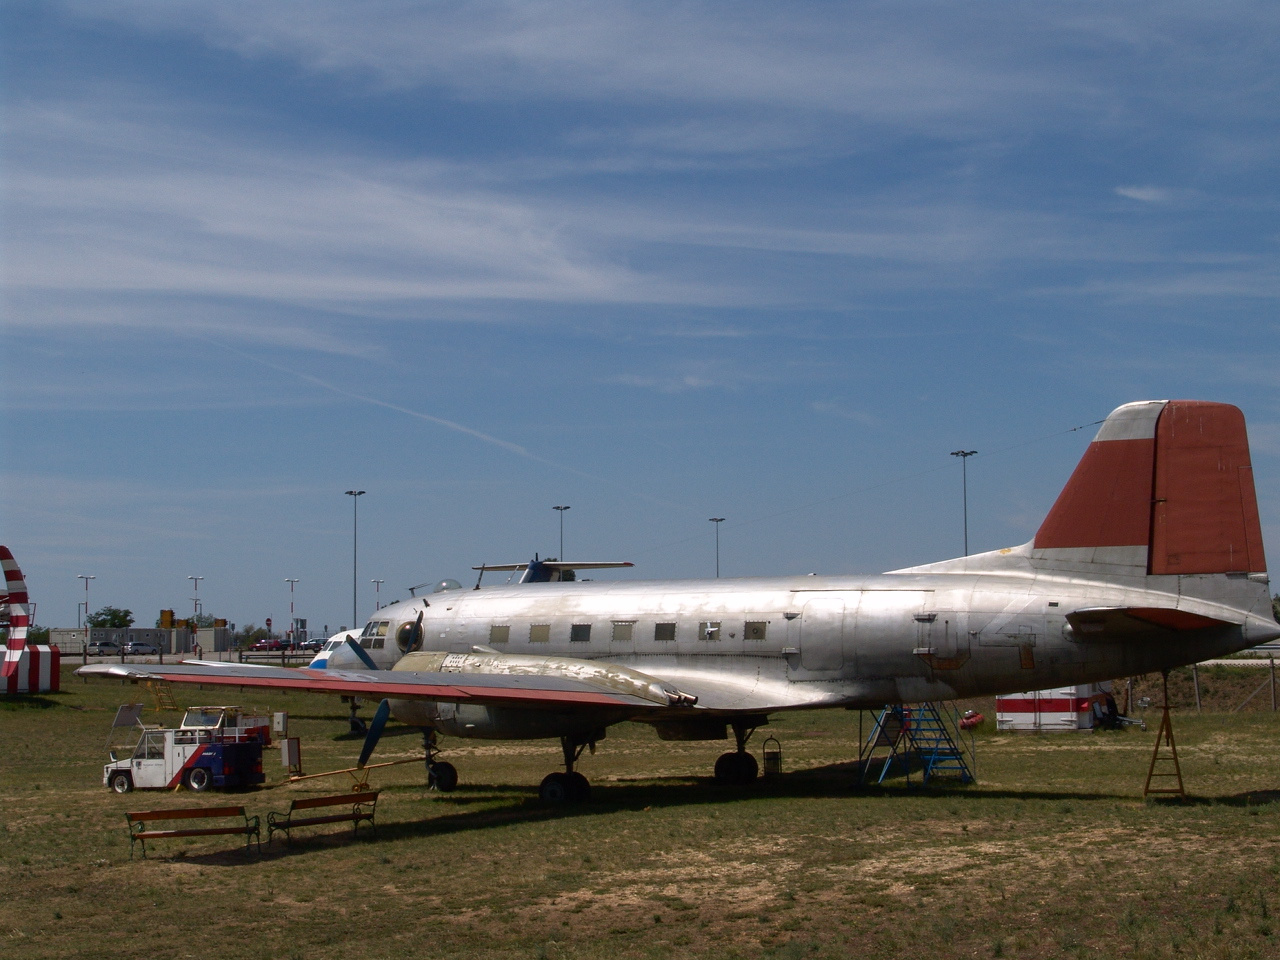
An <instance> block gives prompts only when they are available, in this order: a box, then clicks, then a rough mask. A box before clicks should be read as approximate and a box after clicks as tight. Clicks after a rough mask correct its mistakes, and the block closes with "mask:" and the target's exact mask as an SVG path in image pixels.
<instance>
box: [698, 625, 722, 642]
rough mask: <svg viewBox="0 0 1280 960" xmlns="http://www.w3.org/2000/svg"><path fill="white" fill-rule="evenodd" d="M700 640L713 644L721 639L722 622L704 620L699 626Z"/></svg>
mask: <svg viewBox="0 0 1280 960" xmlns="http://www.w3.org/2000/svg"><path fill="white" fill-rule="evenodd" d="M698 639H699V640H710V641H712V642H714V641H716V640H719V639H720V621H719V620H704V621H703V622H702V623H700V624H698Z"/></svg>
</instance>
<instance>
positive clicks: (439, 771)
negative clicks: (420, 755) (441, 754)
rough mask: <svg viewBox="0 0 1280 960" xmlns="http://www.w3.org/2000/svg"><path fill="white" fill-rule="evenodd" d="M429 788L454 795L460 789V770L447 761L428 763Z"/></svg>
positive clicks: (431, 761) (430, 761)
mask: <svg viewBox="0 0 1280 960" xmlns="http://www.w3.org/2000/svg"><path fill="white" fill-rule="evenodd" d="M427 788H428V789H431V788H435V789H436V790H439V791H440V792H441V793H453V791H454V790H457V789H458V768H457V767H455V766H454V765H453V764H452V763H449V761H447V760H429V761H427Z"/></svg>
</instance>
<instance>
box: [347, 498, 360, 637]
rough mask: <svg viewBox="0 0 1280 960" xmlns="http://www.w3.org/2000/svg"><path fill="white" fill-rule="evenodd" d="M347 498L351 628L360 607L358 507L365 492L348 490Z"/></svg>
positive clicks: (354, 623) (353, 625)
mask: <svg viewBox="0 0 1280 960" xmlns="http://www.w3.org/2000/svg"><path fill="white" fill-rule="evenodd" d="M347 496H348V497H350V498H351V626H352V628H354V627H355V625H356V611H357V608H358V605H357V603H356V597H357V593H356V589H357V588H356V544H357V543H358V540H357V537H358V534H359V530H360V514H359V510H358V509H357V505H358V504H359V503H360V498H361V497H363V496H364V491H363V490H348V491H347Z"/></svg>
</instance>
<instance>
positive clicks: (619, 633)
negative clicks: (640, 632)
mask: <svg viewBox="0 0 1280 960" xmlns="http://www.w3.org/2000/svg"><path fill="white" fill-rule="evenodd" d="M635 627H636V622H635V621H634V620H615V621H613V642H614V643H630V642H631V637H632V634H633V632H634V631H635Z"/></svg>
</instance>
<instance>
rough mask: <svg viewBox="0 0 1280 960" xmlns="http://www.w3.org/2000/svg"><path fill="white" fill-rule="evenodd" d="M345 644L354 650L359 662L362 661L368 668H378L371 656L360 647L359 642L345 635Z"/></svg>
mask: <svg viewBox="0 0 1280 960" xmlns="http://www.w3.org/2000/svg"><path fill="white" fill-rule="evenodd" d="M347 646H348V647H350V648H351V649H352V650H354V651H355V652H356V656H357V657H359V658H360V662H361V663H363V664H364V665H365V666H366V667H368V668H369V669H370V670H377V669H378V665H377V664H376V663H374V662H373V658H372V657H370V656H369V655H368V654H367V653H365V652H364V650H362V649H361V648H360V644H358V643H356V642H355V641H354V640H352V639H351V638H350V637H347Z"/></svg>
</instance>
